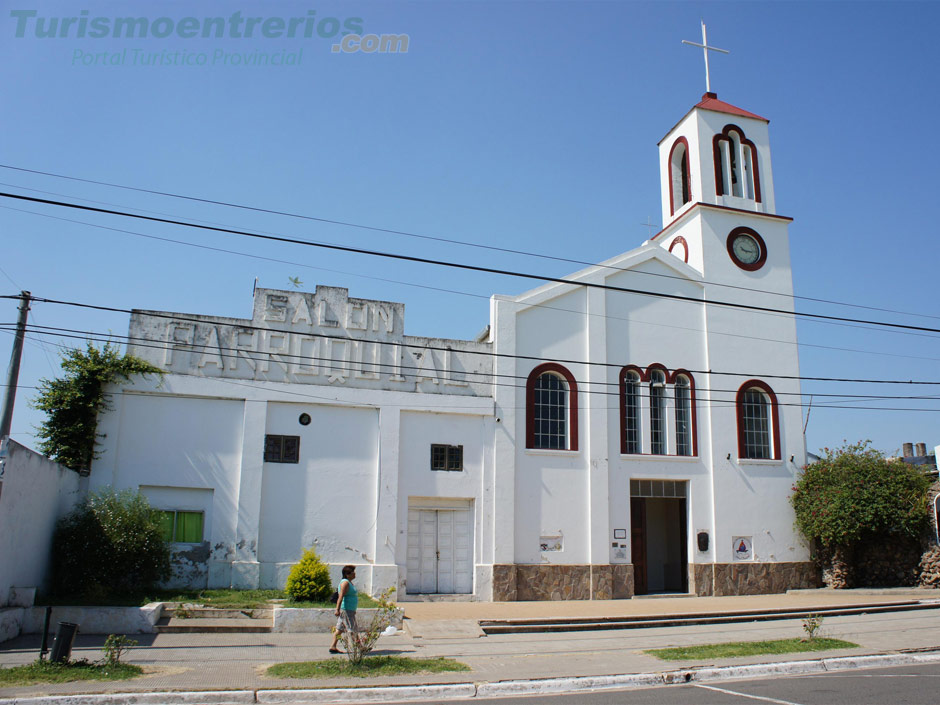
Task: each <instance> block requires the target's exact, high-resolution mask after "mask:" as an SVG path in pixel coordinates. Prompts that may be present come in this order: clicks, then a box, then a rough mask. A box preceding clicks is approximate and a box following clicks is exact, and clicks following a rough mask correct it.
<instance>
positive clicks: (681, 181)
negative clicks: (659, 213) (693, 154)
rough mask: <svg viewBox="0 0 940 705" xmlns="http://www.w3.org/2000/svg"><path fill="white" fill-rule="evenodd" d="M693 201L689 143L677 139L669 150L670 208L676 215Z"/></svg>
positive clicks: (683, 139)
mask: <svg viewBox="0 0 940 705" xmlns="http://www.w3.org/2000/svg"><path fill="white" fill-rule="evenodd" d="M691 200H692V175H691V172H690V170H689V142H688V140H686V138H685V137H680V138H679V139H677V140H676V141H675V142H674V143H673V145H672V149H670V150H669V207H670V212H671V213H672V214H673V215H674V214H675V213H676V212H677V211H678V210H679V209H680V208H682V206H684V205H685V204H686V203H688V202H689V201H691Z"/></svg>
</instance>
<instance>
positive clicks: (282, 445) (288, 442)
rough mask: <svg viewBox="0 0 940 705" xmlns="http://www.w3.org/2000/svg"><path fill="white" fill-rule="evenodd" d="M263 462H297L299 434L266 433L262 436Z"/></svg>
mask: <svg viewBox="0 0 940 705" xmlns="http://www.w3.org/2000/svg"><path fill="white" fill-rule="evenodd" d="M264 462H266V463H299V462H300V436H276V435H272V434H268V435H266V436H265V437H264Z"/></svg>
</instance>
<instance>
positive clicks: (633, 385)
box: [620, 369, 642, 453]
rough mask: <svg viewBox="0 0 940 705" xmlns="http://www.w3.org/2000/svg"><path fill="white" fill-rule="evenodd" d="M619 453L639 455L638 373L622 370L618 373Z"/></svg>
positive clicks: (640, 449)
mask: <svg viewBox="0 0 940 705" xmlns="http://www.w3.org/2000/svg"><path fill="white" fill-rule="evenodd" d="M620 404H621V425H622V428H623V436H622V440H621V444H620V452H621V453H640V452H642V446H641V445H640V373H639V372H637V371H636V370H627V369H624V370H623V371H622V372H621V373H620Z"/></svg>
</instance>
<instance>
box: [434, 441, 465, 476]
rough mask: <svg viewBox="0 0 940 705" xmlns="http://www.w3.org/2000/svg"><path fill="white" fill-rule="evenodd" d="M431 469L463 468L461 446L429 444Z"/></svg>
mask: <svg viewBox="0 0 940 705" xmlns="http://www.w3.org/2000/svg"><path fill="white" fill-rule="evenodd" d="M431 469H432V470H441V471H449V472H460V471H462V470H463V446H449V445H444V444H443V443H432V444H431Z"/></svg>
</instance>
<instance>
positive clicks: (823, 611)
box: [480, 600, 940, 634]
mask: <svg viewBox="0 0 940 705" xmlns="http://www.w3.org/2000/svg"><path fill="white" fill-rule="evenodd" d="M934 609H940V600H904V601H900V602H879V603H871V604H864V605H852V606H844V607H817V608H803V609H787V610H779V609H777V610H775V609H768V610H747V611H735V612H719V613H716V612H702V613H695V614H685V615H681V616H676V617H667V616H663V615H647V616H639V617H572V618H565V617H559V618H550V619H545V618H541V619H483V620H480V628H481V629H482V630H483V632H484V633H485V634H527V633H537V632H577V631H598V630H604V629H648V628H651V627H681V626H689V625H700V624H731V623H735V622H766V621H771V620H781V619H805V618H806V617H808V616H810V615H819V616H821V617H838V616H843V615H854V614H875V613H878V612H906V611H910V610H934Z"/></svg>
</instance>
